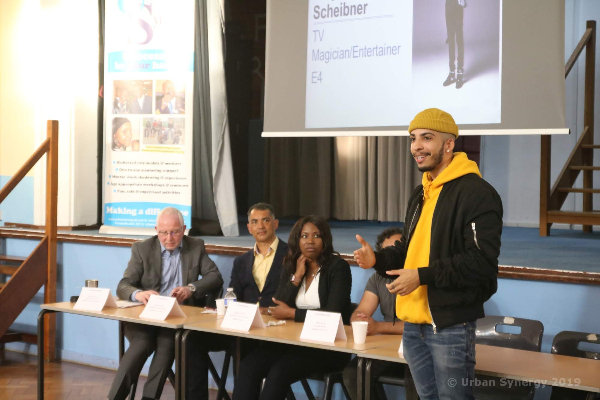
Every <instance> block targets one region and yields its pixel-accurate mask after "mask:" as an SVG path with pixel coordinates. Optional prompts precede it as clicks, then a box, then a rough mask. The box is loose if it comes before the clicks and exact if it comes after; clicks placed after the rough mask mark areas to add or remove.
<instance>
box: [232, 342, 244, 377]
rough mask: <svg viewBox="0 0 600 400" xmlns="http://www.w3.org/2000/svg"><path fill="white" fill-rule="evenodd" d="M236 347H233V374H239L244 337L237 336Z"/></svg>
mask: <svg viewBox="0 0 600 400" xmlns="http://www.w3.org/2000/svg"><path fill="white" fill-rule="evenodd" d="M234 346H235V348H234V349H233V376H234V377H236V376H238V373H239V372H240V362H241V359H242V339H241V338H240V337H236V338H235V345H234Z"/></svg>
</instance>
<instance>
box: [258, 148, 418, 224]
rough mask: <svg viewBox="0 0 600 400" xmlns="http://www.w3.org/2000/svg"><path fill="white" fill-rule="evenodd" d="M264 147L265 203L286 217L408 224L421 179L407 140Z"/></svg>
mask: <svg viewBox="0 0 600 400" xmlns="http://www.w3.org/2000/svg"><path fill="white" fill-rule="evenodd" d="M265 142H266V144H265V146H266V151H265V158H266V160H265V200H266V201H268V202H270V203H271V204H272V205H273V206H274V207H275V210H276V211H277V213H278V214H279V215H281V216H301V215H307V214H317V215H321V216H323V217H326V218H337V219H341V220H377V221H404V216H405V212H406V206H407V203H408V198H409V197H410V194H411V193H412V190H413V188H414V187H415V186H416V185H417V184H418V183H419V182H420V179H421V178H420V177H421V174H420V173H419V172H418V170H417V169H416V166H415V163H414V160H413V159H412V157H411V156H410V152H409V148H410V144H409V139H408V138H407V137H341V138H302V139H300V138H277V139H265Z"/></svg>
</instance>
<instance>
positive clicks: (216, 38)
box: [192, 0, 239, 236]
mask: <svg viewBox="0 0 600 400" xmlns="http://www.w3.org/2000/svg"><path fill="white" fill-rule="evenodd" d="M223 9H224V8H223V0H208V1H198V2H197V3H196V41H195V56H196V59H195V63H196V64H195V68H194V74H195V76H194V83H195V88H194V185H193V194H194V196H193V202H192V210H193V216H194V217H196V218H200V219H203V220H210V221H219V225H220V226H221V230H222V232H223V235H224V236H238V235H239V229H238V224H237V222H238V221H237V206H236V202H235V187H234V182H233V165H232V160H231V144H230V138H229V123H228V115H227V95H226V90H225V62H224V43H223V42H224V37H225V24H224V15H223Z"/></svg>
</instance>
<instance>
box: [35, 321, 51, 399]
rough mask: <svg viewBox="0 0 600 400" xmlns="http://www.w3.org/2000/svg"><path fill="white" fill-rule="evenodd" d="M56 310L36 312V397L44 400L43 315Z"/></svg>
mask: <svg viewBox="0 0 600 400" xmlns="http://www.w3.org/2000/svg"><path fill="white" fill-rule="evenodd" d="M54 312H56V311H50V310H42V311H40V313H39V314H38V322H37V324H38V326H37V329H38V332H37V356H38V359H37V364H38V365H37V378H38V379H37V398H38V400H44V316H45V315H46V314H50V313H54Z"/></svg>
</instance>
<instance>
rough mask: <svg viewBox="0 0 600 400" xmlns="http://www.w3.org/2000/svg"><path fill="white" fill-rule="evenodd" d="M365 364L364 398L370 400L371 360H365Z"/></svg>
mask: <svg viewBox="0 0 600 400" xmlns="http://www.w3.org/2000/svg"><path fill="white" fill-rule="evenodd" d="M365 364H366V365H365V400H371V365H372V364H373V360H370V359H369V360H366V361H365Z"/></svg>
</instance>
